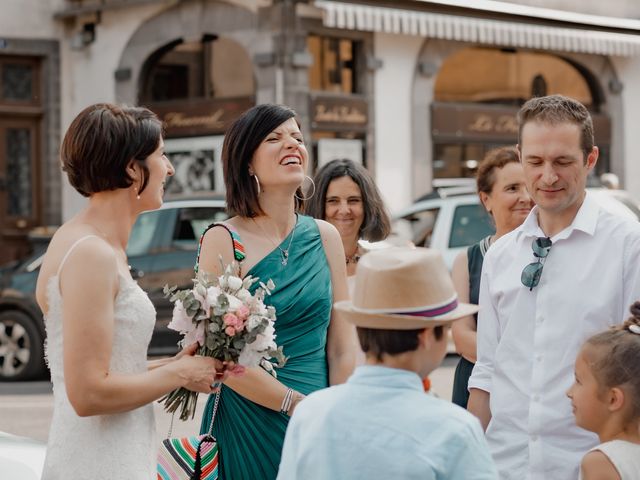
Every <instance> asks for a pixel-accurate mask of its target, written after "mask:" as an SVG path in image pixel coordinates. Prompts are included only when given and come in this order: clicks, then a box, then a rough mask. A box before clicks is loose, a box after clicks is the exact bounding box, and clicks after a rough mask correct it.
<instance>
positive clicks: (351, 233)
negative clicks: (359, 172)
mask: <svg viewBox="0 0 640 480" xmlns="http://www.w3.org/2000/svg"><path fill="white" fill-rule="evenodd" d="M325 220H326V221H327V222H329V223H331V224H332V225H333V226H334V227H336V228H337V229H338V232H340V236H341V237H342V239H343V240H347V241H352V240H354V239H355V240H357V239H358V238H359V236H360V228H361V227H362V222H363V221H364V207H363V204H362V192H361V191H360V187H358V184H357V183H356V182H354V181H353V180H352V179H351V177H349V176H348V175H346V176H344V177H339V178H335V179H333V180H332V181H331V182H330V183H329V187H328V188H327V196H326V200H325Z"/></svg>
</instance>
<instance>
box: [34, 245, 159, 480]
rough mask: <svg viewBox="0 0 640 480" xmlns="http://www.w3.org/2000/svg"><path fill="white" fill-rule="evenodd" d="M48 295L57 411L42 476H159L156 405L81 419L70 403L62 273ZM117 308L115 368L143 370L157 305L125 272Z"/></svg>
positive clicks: (133, 479) (130, 479)
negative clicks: (64, 369)
mask: <svg viewBox="0 0 640 480" xmlns="http://www.w3.org/2000/svg"><path fill="white" fill-rule="evenodd" d="M74 246H75V245H74ZM72 249H73V247H72ZM63 263H64V261H63ZM47 295H48V297H47V300H48V308H49V312H48V315H47V318H46V319H45V326H46V330H47V345H46V358H47V362H48V364H49V368H50V369H51V381H52V382H53V397H54V410H53V419H52V422H51V430H50V432H49V442H48V445H47V456H46V460H45V465H44V471H43V476H42V479H43V480H81V479H91V480H100V479H105V480H107V479H108V480H124V479H127V480H151V479H155V478H156V475H157V474H156V468H157V467H156V461H157V458H156V454H157V449H156V447H157V446H156V435H155V421H154V416H153V406H152V405H151V404H149V405H145V406H143V407H141V408H137V409H135V410H132V411H130V412H126V413H118V414H112V415H97V416H92V417H79V416H78V415H77V414H76V412H75V411H74V409H73V407H72V406H71V404H70V403H69V399H68V398H67V392H66V389H65V381H64V371H63V352H62V338H63V337H62V298H61V295H60V289H59V285H58V275H55V276H53V277H51V279H50V280H49V285H48V288H47ZM114 311H115V315H114V317H115V328H114V337H113V348H112V352H111V371H112V372H118V373H137V372H143V371H145V370H146V369H147V347H148V345H149V341H150V339H151V334H152V332H153V327H154V323H155V317H156V312H155V308H154V306H153V304H152V303H151V301H150V300H149V297H148V296H147V294H146V293H145V292H144V291H143V290H142V289H141V288H140V287H139V286H138V284H137V283H135V282H134V281H133V280H132V279H130V278H126V277H124V276H121V277H120V290H119V292H118V295H117V297H116V301H115V310H114ZM105 340H106V339H105Z"/></svg>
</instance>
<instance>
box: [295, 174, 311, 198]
mask: <svg viewBox="0 0 640 480" xmlns="http://www.w3.org/2000/svg"><path fill="white" fill-rule="evenodd" d="M305 178H308V179H309V181H310V182H311V185H312V186H313V189H312V190H311V195H309V196H308V197H306V198H304V197H303V198H300V197H299V196H298V195H296V194H294V195H293V196H294V197H296V198H297V199H298V200H300V201H301V202H306V201H307V200H311V199H312V198H313V196H314V195H315V194H316V183H315V182H314V181H313V178H311V177H310V176H309V175H305Z"/></svg>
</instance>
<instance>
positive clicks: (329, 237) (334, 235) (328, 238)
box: [314, 218, 342, 245]
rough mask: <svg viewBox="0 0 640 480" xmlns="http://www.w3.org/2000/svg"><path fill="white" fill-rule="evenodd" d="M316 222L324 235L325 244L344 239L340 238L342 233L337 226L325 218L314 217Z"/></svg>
mask: <svg viewBox="0 0 640 480" xmlns="http://www.w3.org/2000/svg"><path fill="white" fill-rule="evenodd" d="M314 220H315V222H316V224H317V225H318V230H319V231H320V236H321V237H322V241H323V243H324V244H325V245H330V244H334V243H335V242H338V243H342V239H341V238H340V233H338V230H337V229H336V227H334V226H333V225H331V224H330V223H329V222H327V221H325V220H320V219H318V218H316V219H314Z"/></svg>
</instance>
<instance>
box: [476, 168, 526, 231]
mask: <svg viewBox="0 0 640 480" xmlns="http://www.w3.org/2000/svg"><path fill="white" fill-rule="evenodd" d="M492 175H493V179H494V181H493V187H492V188H491V192H490V193H485V192H480V198H481V199H482V203H483V205H484V206H485V208H486V209H487V210H488V211H489V212H491V216H492V217H493V220H494V222H495V224H496V230H497V232H498V233H499V235H502V234H504V233H507V232H510V231H511V230H513V229H515V228H516V227H518V226H520V224H522V222H524V219H525V218H527V215H529V212H530V211H531V208H532V207H533V201H532V200H531V197H530V196H529V192H527V188H526V185H525V178H524V171H523V169H522V165H520V163H518V162H515V161H514V162H509V163H507V164H506V165H504V166H503V167H502V168H495V169H494V170H493V173H492Z"/></svg>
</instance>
